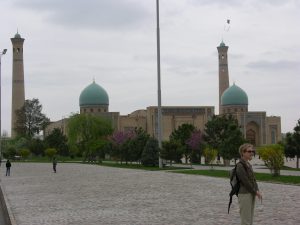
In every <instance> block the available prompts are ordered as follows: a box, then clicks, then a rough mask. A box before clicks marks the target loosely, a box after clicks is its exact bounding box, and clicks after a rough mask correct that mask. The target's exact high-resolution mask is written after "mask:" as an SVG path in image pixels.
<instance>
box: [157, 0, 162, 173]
mask: <svg viewBox="0 0 300 225" xmlns="http://www.w3.org/2000/svg"><path fill="white" fill-rule="evenodd" d="M156 22H157V29H156V38H157V100H158V101H157V103H158V104H157V139H158V147H159V156H158V161H159V162H158V163H159V168H163V163H162V158H161V157H160V150H161V148H162V131H161V130H162V127H161V117H162V113H161V85H160V32H159V0H156Z"/></svg>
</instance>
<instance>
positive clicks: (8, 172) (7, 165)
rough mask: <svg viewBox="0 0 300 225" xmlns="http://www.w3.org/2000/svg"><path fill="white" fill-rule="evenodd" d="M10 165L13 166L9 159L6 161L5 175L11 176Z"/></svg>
mask: <svg viewBox="0 0 300 225" xmlns="http://www.w3.org/2000/svg"><path fill="white" fill-rule="evenodd" d="M10 167H11V163H10V161H9V159H8V160H7V161H6V175H5V176H10Z"/></svg>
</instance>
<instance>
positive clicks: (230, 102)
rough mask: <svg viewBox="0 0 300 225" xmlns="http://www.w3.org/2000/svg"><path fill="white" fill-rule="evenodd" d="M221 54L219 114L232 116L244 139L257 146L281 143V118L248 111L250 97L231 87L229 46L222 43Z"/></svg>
mask: <svg viewBox="0 0 300 225" xmlns="http://www.w3.org/2000/svg"><path fill="white" fill-rule="evenodd" d="M217 49H218V53H219V114H220V115H221V114H232V115H233V116H235V117H236V119H237V120H238V122H239V125H240V126H241V130H242V132H243V134H244V137H245V139H246V140H248V142H250V143H251V144H253V145H255V146H261V145H266V144H275V143H277V142H278V141H281V139H282V136H281V118H280V117H279V116H271V117H268V116H267V113H266V112H265V111H258V112H256V111H254V112H249V111H248V95H247V94H246V92H245V91H244V90H243V89H241V88H240V87H238V86H237V85H236V84H233V85H232V86H230V87H229V82H228V79H229V73H228V63H227V50H228V46H226V45H225V44H224V42H222V43H221V44H220V46H218V47H217Z"/></svg>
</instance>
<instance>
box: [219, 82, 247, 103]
mask: <svg viewBox="0 0 300 225" xmlns="http://www.w3.org/2000/svg"><path fill="white" fill-rule="evenodd" d="M221 105H248V96H247V94H246V92H245V91H244V90H243V89H242V88H240V87H239V86H237V85H235V84H233V85H232V86H231V87H229V88H227V89H226V90H225V91H224V92H223V94H222V96H221Z"/></svg>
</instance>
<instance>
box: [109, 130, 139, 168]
mask: <svg viewBox="0 0 300 225" xmlns="http://www.w3.org/2000/svg"><path fill="white" fill-rule="evenodd" d="M134 137H135V133H134V132H133V131H115V132H114V133H113V134H112V135H111V136H110V137H109V139H110V141H111V143H112V146H113V147H112V151H111V156H113V157H114V158H115V159H117V160H120V161H121V163H122V162H123V161H126V164H127V162H128V161H129V141H130V140H131V139H133V138H134Z"/></svg>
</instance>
